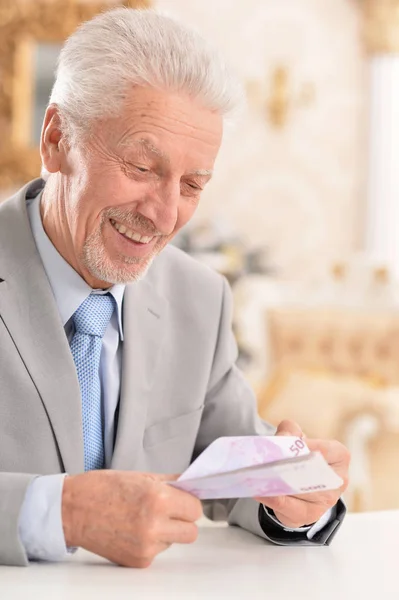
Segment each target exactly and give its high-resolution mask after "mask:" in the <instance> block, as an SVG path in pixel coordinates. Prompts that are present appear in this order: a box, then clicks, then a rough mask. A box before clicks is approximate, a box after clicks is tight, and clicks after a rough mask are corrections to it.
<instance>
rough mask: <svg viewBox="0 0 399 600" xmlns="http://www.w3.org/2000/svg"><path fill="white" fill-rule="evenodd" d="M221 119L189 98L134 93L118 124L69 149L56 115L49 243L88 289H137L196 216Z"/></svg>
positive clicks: (47, 194)
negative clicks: (115, 285) (131, 283)
mask: <svg viewBox="0 0 399 600" xmlns="http://www.w3.org/2000/svg"><path fill="white" fill-rule="evenodd" d="M221 138H222V117H221V116H220V115H218V114H216V113H214V112H212V111H210V110H208V109H206V108H203V107H202V106H200V105H199V104H198V103H197V102H195V101H193V100H191V99H190V98H188V97H187V96H183V95H179V94H173V93H167V92H164V91H157V90H154V89H152V88H135V89H134V90H133V92H132V94H131V96H130V98H129V99H128V100H127V102H126V103H125V106H124V109H123V112H122V113H121V114H120V115H119V116H118V118H109V119H106V120H102V121H97V122H95V124H94V127H93V130H92V131H91V134H90V137H89V140H88V142H86V143H85V144H84V146H83V145H82V147H76V146H71V147H68V146H67V145H66V144H65V142H64V140H63V138H62V137H61V134H60V128H59V118H58V114H57V110H56V107H54V106H53V107H49V108H48V109H47V113H46V117H45V123H44V127H43V133H42V142H41V154H42V160H43V164H44V166H45V167H46V168H47V170H48V171H50V173H54V175H52V176H51V177H50V179H49V181H48V182H47V184H46V188H45V190H44V193H43V202H42V207H41V208H42V218H43V225H44V228H45V230H46V233H47V235H48V236H49V237H50V239H51V241H52V242H53V244H54V245H55V246H56V248H57V249H58V251H59V252H60V254H61V255H62V256H63V257H64V258H65V260H67V262H68V263H69V264H70V265H71V266H72V267H73V268H74V269H75V270H76V271H77V272H78V273H79V274H80V275H81V276H82V277H83V278H84V279H85V280H86V281H87V283H88V284H89V285H90V286H91V287H93V288H94V287H101V288H104V287H108V286H109V284H113V283H126V282H128V281H135V280H138V279H139V278H140V277H142V276H143V275H144V273H145V272H146V270H147V269H148V267H149V265H150V264H151V262H152V260H153V258H154V257H155V256H156V255H157V254H159V252H160V251H161V250H162V249H163V248H164V247H165V245H166V244H167V243H168V242H169V241H170V240H171V239H172V238H173V237H174V236H175V235H176V233H177V232H178V231H179V230H180V229H181V228H182V227H183V225H185V224H186V223H187V222H188V221H189V220H190V218H191V217H192V216H193V214H194V212H195V209H196V207H197V205H198V202H199V200H200V196H201V192H202V190H203V189H204V187H205V185H206V184H207V182H208V181H209V179H210V178H211V175H212V170H213V166H214V162H215V159H216V155H217V153H218V150H219V147H220V143H221Z"/></svg>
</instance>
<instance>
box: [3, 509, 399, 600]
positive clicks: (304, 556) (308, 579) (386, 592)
mask: <svg viewBox="0 0 399 600" xmlns="http://www.w3.org/2000/svg"><path fill="white" fill-rule="evenodd" d="M398 542H399V511H393V512H381V513H366V514H359V515H348V516H347V518H346V520H345V523H344V525H343V526H342V528H341V530H340V532H339V533H338V534H337V536H336V538H335V540H334V542H333V544H332V545H331V546H330V547H328V548H327V547H325V548H320V547H312V548H309V547H296V548H292V547H291V548H286V547H278V546H272V545H269V544H267V543H265V542H264V541H263V540H261V539H259V538H257V537H255V536H253V535H251V534H249V533H247V532H245V531H242V530H240V529H236V528H231V527H227V526H223V525H222V526H218V527H206V526H205V527H201V528H200V535H199V538H198V540H197V542H196V543H195V544H193V545H191V546H174V547H172V548H170V549H169V550H168V551H166V552H164V553H163V554H161V555H159V556H158V558H157V559H156V560H155V562H154V563H153V564H152V566H151V567H149V568H148V569H145V570H136V569H125V568H122V567H117V566H115V565H112V564H110V563H108V562H107V561H105V560H103V559H101V558H99V557H97V556H95V555H93V554H89V553H88V552H84V551H79V552H78V553H77V554H76V555H75V556H73V557H72V558H70V559H68V561H67V562H65V563H60V564H45V563H42V564H32V565H31V566H30V567H28V568H18V567H0V598H1V599H2V600H3V599H4V600H36V599H37V600H39V599H40V600H64V599H65V600H105V599H107V600H109V599H111V600H122V599H124V598H126V599H127V598H129V599H134V600H137V599H139V600H142V599H146V600H147V599H148V598H162V599H163V600H167V599H168V598H171V599H172V598H173V600H178V599H183V598H184V600H191V599H195V598H206V599H207V600H208V599H211V598H228V599H231V598H245V599H246V600H255V599H258V598H259V599H260V598H262V600H265V599H272V598H278V600H285V599H290V600H295V599H298V598H299V599H302V598H303V599H306V600H330V599H331V600H346V599H348V600H349V599H356V598H357V599H359V598H362V597H363V598H364V599H367V600H369V599H372V598H376V599H378V600H380V599H381V600H390V599H394V598H395V600H398V598H399V561H398V550H397V549H398Z"/></svg>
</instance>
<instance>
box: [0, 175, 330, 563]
mask: <svg viewBox="0 0 399 600" xmlns="http://www.w3.org/2000/svg"><path fill="white" fill-rule="evenodd" d="M29 190H30V186H29V184H28V185H27V186H25V187H24V188H23V189H22V190H20V191H19V192H18V193H17V194H16V195H15V196H13V197H12V198H10V199H9V200H7V201H6V202H4V203H3V204H2V205H1V206H0V564H14V565H23V564H26V557H25V552H24V549H23V547H22V545H21V542H20V539H19V536H18V518H19V513H20V509H21V505H22V502H23V500H24V496H25V492H26V489H27V486H28V485H29V483H30V482H31V480H32V478H34V477H35V476H36V475H38V474H43V475H44V474H53V473H60V472H65V471H66V472H68V473H70V474H74V473H79V472H82V471H83V470H84V469H83V437H82V425H81V400H80V389H79V383H78V380H77V376H76V370H75V365H74V362H73V359H72V355H71V352H70V349H69V345H68V342H67V338H66V336H65V333H64V328H63V326H62V323H61V319H60V316H59V314H58V310H57V306H56V304H55V300H54V297H53V293H52V290H51V288H50V285H49V282H48V279H47V276H46V273H45V271H44V269H43V266H42V263H41V260H40V257H39V255H38V252H37V250H36V246H35V243H34V240H33V237H32V233H31V230H30V225H29V221H28V217H27V212H26V196H27V194H28V195H29ZM123 320H124V335H125V341H124V344H123V367H122V382H121V393H120V406H119V423H118V428H117V434H116V441H115V449H114V455H113V460H112V468H114V469H122V470H136V471H152V472H158V473H180V472H182V471H184V470H185V469H186V468H187V467H188V465H189V464H190V462H191V461H192V460H193V458H194V457H195V456H196V455H198V454H199V453H200V452H201V451H202V450H203V449H204V448H205V447H206V446H208V445H209V444H210V443H211V442H212V441H213V440H214V439H216V438H218V437H220V436H228V435H252V434H271V433H273V431H274V428H272V427H271V426H270V425H267V424H266V423H263V422H262V421H261V420H260V419H259V418H258V416H257V411H256V402H255V398H254V395H253V393H252V392H251V390H250V389H249V387H248V386H247V384H246V383H245V381H244V379H243V377H242V375H241V374H240V372H239V371H238V369H237V368H236V366H235V360H236V356H237V349H236V344H235V342H234V338H233V335H232V332H231V301H230V294H229V291H228V286H227V284H226V283H225V281H224V279H223V278H222V277H220V276H219V275H217V274H216V273H214V272H213V271H211V270H209V269H208V268H206V267H204V266H202V265H200V264H199V263H197V262H196V261H194V260H192V259H191V258H189V257H188V256H187V255H185V254H184V253H182V252H181V251H179V250H177V249H176V248H173V247H168V248H167V249H165V250H164V251H163V253H162V254H161V255H160V256H159V257H157V258H156V260H155V261H154V264H153V266H152V267H151V268H150V270H149V272H148V275H147V276H146V277H145V278H144V279H143V280H142V281H141V282H139V283H135V284H131V285H128V286H127V288H126V291H125V298H124V304H123ZM258 507H259V505H258V504H257V503H256V502H255V501H253V500H238V501H236V500H234V501H232V500H230V501H224V502H217V503H213V502H210V503H208V505H207V507H206V510H207V512H208V515H209V516H211V517H214V518H215V517H219V518H220V517H222V518H227V519H228V520H229V522H230V523H231V524H238V525H240V526H242V527H244V528H246V529H248V530H250V531H252V532H254V533H256V534H258V535H261V536H263V537H266V536H265V534H264V532H263V530H262V528H261V526H260V524H259V518H258ZM335 527H336V525H335ZM335 527H332V528H331V529H334V528H335ZM326 539H327V538H326ZM278 543H279V542H278ZM281 543H286V542H285V541H281Z"/></svg>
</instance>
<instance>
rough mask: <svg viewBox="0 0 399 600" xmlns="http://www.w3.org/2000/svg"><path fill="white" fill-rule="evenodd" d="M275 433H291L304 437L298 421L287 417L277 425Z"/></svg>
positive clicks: (294, 435)
mask: <svg viewBox="0 0 399 600" xmlns="http://www.w3.org/2000/svg"><path fill="white" fill-rule="evenodd" d="M276 435H291V436H293V437H300V438H302V437H305V436H304V434H303V431H302V429H301V428H300V427H299V425H298V423H295V421H290V420H288V419H285V420H284V421H281V423H280V425H279V426H278V427H277V431H276Z"/></svg>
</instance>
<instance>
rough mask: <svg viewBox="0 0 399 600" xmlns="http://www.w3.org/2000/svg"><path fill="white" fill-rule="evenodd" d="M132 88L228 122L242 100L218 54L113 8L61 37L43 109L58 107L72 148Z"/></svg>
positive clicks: (170, 23) (133, 12)
mask: <svg viewBox="0 0 399 600" xmlns="http://www.w3.org/2000/svg"><path fill="white" fill-rule="evenodd" d="M133 86H150V87H154V88H157V89H165V90H167V91H174V92H182V93H185V94H187V95H189V96H190V97H192V98H194V99H197V100H198V101H199V102H200V103H202V105H203V106H204V107H205V108H209V109H210V110H212V111H215V112H217V113H219V114H220V115H221V116H222V117H223V118H224V121H225V123H226V122H230V121H232V120H234V114H235V113H236V112H237V110H239V109H240V107H241V106H242V104H243V97H244V96H243V90H242V86H241V84H240V83H239V82H238V80H237V79H236V78H235V77H234V76H233V74H232V73H231V72H230V71H229V69H228V67H227V66H226V64H225V62H224V60H223V59H222V58H221V56H220V55H219V53H218V52H217V51H216V50H215V49H214V48H212V47H211V45H210V44H209V43H208V42H206V41H205V40H204V39H203V38H202V37H201V35H199V34H198V33H197V32H196V31H195V30H193V29H191V28H188V27H186V26H185V25H183V24H181V23H179V22H178V21H177V20H175V19H173V18H171V17H169V16H165V15H163V14H160V13H157V12H155V11H153V10H138V9H133V8H116V9H113V10H109V11H107V12H105V13H102V14H100V15H98V16H96V17H94V18H93V19H92V20H90V21H87V22H86V23H83V24H82V25H81V26H80V27H79V28H78V29H77V30H76V31H75V32H74V33H73V34H72V35H71V36H70V37H69V38H68V39H67V41H66V42H65V44H64V47H63V49H62V50H61V53H60V57H59V61H58V68H57V73H56V80H55V83H54V87H53V90H52V93H51V96H50V103H54V104H56V105H57V106H58V108H59V112H60V117H61V123H62V129H63V133H64V134H65V135H66V136H67V139H70V141H71V142H72V140H73V138H74V134H75V133H76V134H79V136H81V135H82V134H84V133H85V132H87V131H88V129H89V128H90V124H91V122H92V121H93V120H95V119H97V118H103V117H107V116H110V117H111V116H116V115H117V114H118V112H119V111H120V110H121V108H122V106H123V102H124V99H125V97H126V93H127V91H128V90H129V89H131V88H132V87H133ZM43 171H44V170H43ZM43 171H42V176H43V175H45V174H46V173H45V171H44V172H43Z"/></svg>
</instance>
